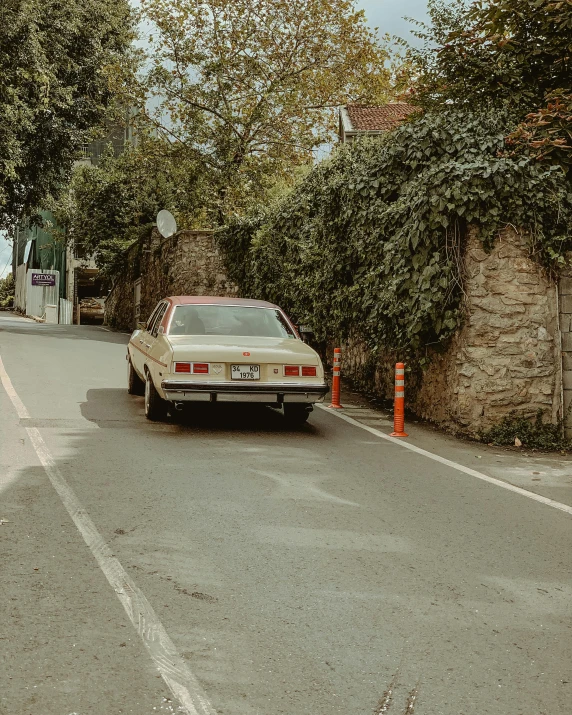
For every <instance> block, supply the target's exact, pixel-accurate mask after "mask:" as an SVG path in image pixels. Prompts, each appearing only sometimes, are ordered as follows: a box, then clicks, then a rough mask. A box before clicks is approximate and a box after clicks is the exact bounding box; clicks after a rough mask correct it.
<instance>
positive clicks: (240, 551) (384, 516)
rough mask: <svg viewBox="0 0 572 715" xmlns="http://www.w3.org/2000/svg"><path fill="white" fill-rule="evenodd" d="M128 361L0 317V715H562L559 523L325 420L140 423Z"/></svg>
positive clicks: (566, 642) (85, 338)
mask: <svg viewBox="0 0 572 715" xmlns="http://www.w3.org/2000/svg"><path fill="white" fill-rule="evenodd" d="M126 342H127V336H125V335H121V334H116V333H110V332H106V331H105V330H104V329H102V328H100V327H97V326H93V327H87V326H86V327H75V326H69V327H66V326H48V325H39V324H36V323H33V322H29V321H26V320H23V319H21V318H16V317H14V316H9V315H7V314H1V313H0V358H1V360H2V364H3V366H4V369H5V379H4V388H5V389H2V388H0V543H1V553H0V559H1V560H0V574H1V578H0V603H1V604H2V611H1V613H2V617H1V629H0V712H1V713H6V714H10V715H88V714H90V715H117V714H119V713H136V714H137V715H147V714H149V715H152V714H153V713H161V712H163V713H173V712H185V713H192V712H193V711H192V709H191V708H192V707H194V706H193V703H195V705H196V708H197V709H196V713H199V715H202V714H203V713H216V715H223V714H226V715H279V714H284V715H286V714H287V715H310V714H311V715H331V714H333V713H343V715H371V714H372V713H375V714H376V715H381V713H386V712H387V713H389V715H406V714H410V713H413V712H414V713H415V714H416V715H485V714H490V715H541V714H542V715H569V714H570V712H572V706H571V705H570V703H571V702H572V692H571V691H572V682H571V681H572V676H571V674H570V669H571V665H572V642H571V638H570V635H571V631H570V616H571V603H572V600H571V595H572V585H571V582H570V565H571V556H570V554H571V549H570V536H571V523H572V522H571V518H572V517H571V516H570V515H569V514H567V513H565V512H562V511H559V510H558V509H554V508H551V507H550V506H547V505H545V504H541V503H538V502H535V501H533V500H531V499H528V498H526V496H523V495H521V494H517V493H512V492H510V491H507V490H505V489H502V488H499V487H498V486H495V485H493V484H488V483H486V482H483V481H479V480H478V479H475V478H473V477H471V476H469V475H467V474H463V473H461V472H459V471H458V470H456V469H454V468H451V467H449V466H446V465H443V464H439V463H437V462H435V461H432V460H430V459H427V458H426V457H424V456H423V455H421V454H416V453H413V452H410V451H408V450H406V449H403V448H402V447H401V446H400V445H399V444H395V443H392V442H387V441H385V440H382V439H379V438H377V437H376V436H375V435H372V434H370V433H368V432H366V431H364V430H362V429H360V428H359V427H357V426H355V425H351V424H348V423H346V422H344V421H343V420H340V419H338V418H337V417H336V416H335V415H332V414H329V413H327V412H325V411H323V410H316V411H315V412H314V413H313V414H312V416H311V418H310V422H309V424H308V425H307V426H304V427H303V428H301V429H299V430H288V429H287V428H286V427H285V425H284V424H283V420H282V418H281V415H279V414H278V413H276V412H274V411H272V410H270V409H266V408H259V409H250V410H242V409H236V406H233V405H229V406H227V409H225V410H224V411H218V412H216V413H212V412H209V411H208V410H205V409H201V410H197V411H196V412H194V413H193V414H191V415H190V416H188V417H187V418H184V419H180V420H178V421H171V422H169V423H165V424H151V423H148V422H147V421H146V420H145V418H144V416H143V404H142V398H137V397H131V396H129V395H127V392H126V389H125V378H126V365H125V359H124V355H125V344H126ZM6 375H7V378H6ZM8 379H9V380H10V384H11V385H12V386H13V389H14V394H16V395H17V397H18V398H19V399H20V400H21V403H20V407H19V408H18V409H19V411H20V416H19V415H18V411H17V409H16V406H17V403H16V402H15V401H14V400H15V399H16V398H15V397H14V394H12V395H11V396H10V395H9V394H8V392H7V391H6V385H8V382H7V380H8ZM35 435H39V437H38V436H36V437H35ZM38 445H39V446H38ZM42 461H43V464H44V466H42ZM50 475H51V476H50ZM54 475H55V476H54ZM57 480H61V483H60V487H58V488H59V489H60V492H58V491H56V489H55V488H54V484H55V483H56V482H57ZM61 484H65V485H66V487H65V488H69V491H68V492H66V491H65V488H64V487H61ZM70 495H71V496H70ZM74 499H77V500H79V503H81V506H78V502H74V501H73V500H74ZM70 500H71V501H70ZM70 505H71V506H70ZM66 507H67V508H66ZM70 513H71V514H72V516H73V517H74V519H75V522H74V520H72V518H71V517H70ZM90 520H91V521H90ZM78 524H79V526H78ZM86 524H87V526H86ZM90 524H91V526H90ZM81 528H84V530H86V531H87V535H86V534H85V533H84V534H83V536H82V533H80V530H81ZM100 537H102V539H100ZM90 539H91V541H90ZM88 543H89V544H91V546H89V545H88ZM93 544H95V546H94V545H93ZM109 564H112V565H113V568H112V567H111V566H109ZM113 569H115V571H114V574H115V575H113V574H112V576H110V575H109V572H110V570H111V571H113ZM121 569H123V571H121ZM118 574H119V575H118ZM122 574H127V576H128V578H127V577H125V576H123V575H122ZM114 578H116V581H113V579H114ZM117 579H119V580H117ZM113 584H115V585H113ZM118 584H119V585H118ZM122 584H123V585H122ZM133 594H135V595H133ZM133 598H135V601H133ZM137 598H138V599H139V601H137ZM142 598H144V599H147V600H146V601H145V603H148V604H149V608H150V609H152V612H151V611H148V612H147V615H146V616H145V623H144V624H143V626H142V625H141V623H142V616H141V615H139V612H138V611H137V612H135V611H133V609H132V612H131V613H129V612H128V611H129V608H130V607H131V606H126V605H125V604H126V603H131V604H132V603H134V602H136V603H139V604H140V603H141V602H142V601H141V599H142ZM126 599H127V600H126ZM130 599H131V600H130ZM150 613H151V615H149V614H150ZM134 623H135V627H134V625H133V624H134ZM138 631H139V632H138ZM167 641H168V643H167ZM164 643H167V645H168V647H169V648H171V646H172V648H173V650H172V651H170V652H169V658H172V662H173V663H175V662H179V661H178V660H177V658H178V659H180V662H181V663H183V664H184V667H182V668H178V670H177V672H176V673H175V676H176V677H179V676H180V678H182V679H184V678H185V677H187V681H186V687H187V691H188V692H189V693H191V696H192V702H191V701H189V702H187V704H186V705H184V704H182V702H183V701H184V697H183V696H181V698H182V700H181V698H179V699H177V697H176V695H175V694H174V693H173V688H171V689H170V688H169V687H168V685H167V682H166V680H165V679H164V678H163V677H162V676H161V672H162V671H161V670H160V669H159V670H158V669H157V663H158V662H159V665H161V662H160V661H161V658H162V657H163V656H157V655H153V653H154V651H153V649H154V648H155V646H156V645H157V646H162V645H164ZM154 658H155V659H154ZM169 658H167V660H169ZM166 667H167V669H168V668H169V667H171V666H170V665H169V664H168V665H167V666H166ZM173 667H174V666H173ZM184 668H186V669H187V670H186V671H185V672H183V670H184ZM175 670H176V669H175ZM175 670H173V672H175ZM163 672H164V669H163ZM181 673H182V675H181ZM185 673H186V674H187V676H185ZM175 676H173V677H175ZM387 691H390V700H388V699H387V698H386V699H385V700H384V693H385V692H387ZM197 703H198V705H197ZM408 704H409V705H408ZM407 707H410V709H409V710H407Z"/></svg>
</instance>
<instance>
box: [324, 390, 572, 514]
mask: <svg viewBox="0 0 572 715" xmlns="http://www.w3.org/2000/svg"><path fill="white" fill-rule="evenodd" d="M316 407H319V408H320V409H321V410H323V411H324V412H327V413H328V414H330V415H333V416H334V417H339V418H340V419H341V420H344V421H345V422H349V424H351V425H354V426H355V427H359V428H360V429H363V430H365V431H366V432H369V433H370V434H373V435H375V436H376V437H381V438H382V439H385V440H387V441H388V442H391V443H392V444H397V445H399V446H400V447H403V448H404V449H408V450H410V451H411V452H416V453H417V454H420V455H422V456H424V457H428V458H429V459H432V460H433V461H435V462H439V463H440V464H444V465H445V466H447V467H451V468H452V469H456V470H457V471H458V472H463V473H464V474H468V475H469V476H471V477H475V478H476V479H480V480H482V481H484V482H488V483H489V484H494V485H495V486H497V487H502V488H503V489H507V490H508V491H511V492H514V493H515V494H520V495H521V496H525V497H528V498H529V499H533V500H534V501H537V502H540V503H541V504H545V505H546V506H551V507H552V508H553V509H559V510H560V511H564V512H566V513H567V514H572V506H568V504H562V503H561V502H558V501H554V499H549V498H548V497H543V496H542V495H540V494H535V493H534V492H529V491H528V490H526V489H522V487H516V486H514V484H510V483H509V482H503V481H502V480H500V479H495V478H494V477H489V476H488V475H487V474H483V473H482V472H477V470H476V469H471V468H470V467H465V466H464V465H463V464H458V463H457V462H453V461H452V460H450V459H447V458H446V457H441V456H440V455H438V454H433V453H432V452H428V451H427V450H426V449H422V448H421V447H416V446H415V445H414V444H410V443H409V442H405V441H404V440H403V439H399V438H397V437H390V436H389V435H388V434H384V433H383V432H380V431H379V430H377V429H375V427H369V426H368V425H365V424H363V423H362V422H358V420H354V419H353V417H349V416H348V415H344V414H343V413H342V412H341V411H340V410H331V409H329V408H328V407H325V406H324V405H319V404H317V405H316Z"/></svg>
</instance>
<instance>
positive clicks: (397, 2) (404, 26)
mask: <svg viewBox="0 0 572 715" xmlns="http://www.w3.org/2000/svg"><path fill="white" fill-rule="evenodd" d="M356 5H357V6H358V7H359V8H360V9H363V10H365V14H366V17H367V19H368V22H369V24H370V26H371V27H379V31H380V33H382V34H385V33H389V34H390V35H398V36H399V37H403V39H405V40H408V41H409V42H413V41H414V40H415V38H414V37H413V36H412V35H411V34H410V27H411V25H410V23H408V22H407V21H406V20H404V19H403V18H404V17H413V18H415V19H416V20H426V19H427V0H357V2H356ZM10 254H11V247H10V245H9V244H8V242H7V241H6V240H5V239H4V238H3V237H2V235H1V234H0V278H3V277H4V276H6V275H7V274H8V273H9V272H10V271H11V270H12V269H11V265H10V264H9V263H8V261H9V258H10ZM7 263H8V265H6V264H7Z"/></svg>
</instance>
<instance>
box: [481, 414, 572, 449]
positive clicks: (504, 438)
mask: <svg viewBox="0 0 572 715" xmlns="http://www.w3.org/2000/svg"><path fill="white" fill-rule="evenodd" d="M543 417H544V414H543V411H542V410H538V412H537V413H536V419H534V420H531V419H530V417H528V416H526V415H523V414H519V413H518V412H517V411H516V410H513V411H512V412H511V413H510V414H509V415H507V416H506V417H504V418H503V419H502V420H501V421H500V422H499V424H498V425H495V426H494V427H492V428H491V429H490V430H487V431H484V432H482V433H481V434H480V439H481V441H482V442H486V443H487V444H493V445H499V446H514V444H515V439H519V440H520V441H521V442H522V446H523V447H527V448H528V449H542V450H550V451H552V450H559V451H569V450H571V449H572V442H571V441H570V440H568V439H566V438H565V437H564V436H563V434H564V433H563V429H562V421H559V422H557V423H556V424H552V423H545V422H544V419H543Z"/></svg>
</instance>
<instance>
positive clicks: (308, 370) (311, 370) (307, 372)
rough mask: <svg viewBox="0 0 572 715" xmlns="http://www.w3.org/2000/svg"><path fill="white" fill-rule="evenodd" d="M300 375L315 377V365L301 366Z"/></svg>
mask: <svg viewBox="0 0 572 715" xmlns="http://www.w3.org/2000/svg"><path fill="white" fill-rule="evenodd" d="M302 377H316V368H315V367H303V368H302Z"/></svg>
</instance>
